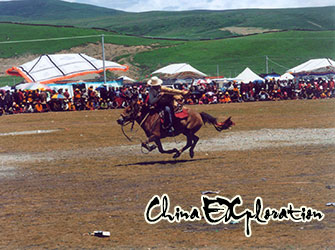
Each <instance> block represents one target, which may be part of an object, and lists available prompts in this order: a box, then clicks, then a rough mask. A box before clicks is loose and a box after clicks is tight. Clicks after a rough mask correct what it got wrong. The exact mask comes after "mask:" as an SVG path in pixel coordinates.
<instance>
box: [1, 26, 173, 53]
mask: <svg viewBox="0 0 335 250" xmlns="http://www.w3.org/2000/svg"><path fill="white" fill-rule="evenodd" d="M101 34H104V35H105V42H106V43H113V44H122V45H126V46H135V45H151V44H153V43H155V46H166V45H172V44H176V43H178V42H175V41H164V40H152V39H145V38H139V37H132V36H125V35H119V34H115V33H113V32H106V31H103V30H96V29H83V28H68V27H49V26H33V25H18V24H8V23H0V44H1V46H0V57H1V58H8V57H13V56H19V55H24V54H48V53H54V52H57V51H60V50H65V49H70V48H72V47H75V46H79V45H84V44H87V43H96V42H101ZM77 36H84V38H72V39H65V40H62V39H59V40H53V41H50V40H48V39H52V38H55V39H57V38H64V37H65V38H66V37H77ZM85 36H94V37H88V38H87V37H85ZM38 39H46V41H32V42H22V43H21V42H15V41H22V40H38Z"/></svg>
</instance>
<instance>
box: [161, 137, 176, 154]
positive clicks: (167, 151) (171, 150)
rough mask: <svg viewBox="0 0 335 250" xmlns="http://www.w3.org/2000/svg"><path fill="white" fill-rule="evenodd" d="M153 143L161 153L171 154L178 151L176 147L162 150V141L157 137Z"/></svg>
mask: <svg viewBox="0 0 335 250" xmlns="http://www.w3.org/2000/svg"><path fill="white" fill-rule="evenodd" d="M155 143H156V145H157V147H158V150H159V152H160V153H162V154H173V153H176V154H177V153H178V152H179V151H178V149H176V148H174V149H170V150H164V149H163V146H162V142H161V140H160V139H159V138H156V140H155Z"/></svg>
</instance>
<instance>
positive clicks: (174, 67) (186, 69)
mask: <svg viewBox="0 0 335 250" xmlns="http://www.w3.org/2000/svg"><path fill="white" fill-rule="evenodd" d="M154 74H162V75H170V77H175V78H178V77H183V78H185V77H191V78H192V77H199V76H207V75H206V74H205V73H202V72H201V71H199V70H197V69H195V68H193V67H192V66H191V65H189V64H187V63H174V64H170V65H168V66H165V67H163V68H160V69H158V70H156V71H154V72H152V73H151V75H154Z"/></svg>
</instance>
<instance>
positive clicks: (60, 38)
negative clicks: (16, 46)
mask: <svg viewBox="0 0 335 250" xmlns="http://www.w3.org/2000/svg"><path fill="white" fill-rule="evenodd" d="M91 37H101V35H90V36H72V37H57V38H44V39H33V40H19V41H3V42H0V44H10V43H31V42H45V41H57V40H69V39H82V38H91Z"/></svg>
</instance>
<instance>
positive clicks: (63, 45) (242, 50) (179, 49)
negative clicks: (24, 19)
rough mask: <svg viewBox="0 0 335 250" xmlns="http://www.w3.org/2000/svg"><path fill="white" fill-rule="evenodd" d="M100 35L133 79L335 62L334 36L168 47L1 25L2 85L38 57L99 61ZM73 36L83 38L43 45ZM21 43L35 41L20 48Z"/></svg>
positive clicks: (288, 35) (275, 36)
mask: <svg viewBox="0 0 335 250" xmlns="http://www.w3.org/2000/svg"><path fill="white" fill-rule="evenodd" d="M102 33H104V35H105V49H106V59H107V60H112V61H116V62H119V63H122V64H124V63H125V64H128V65H129V66H130V70H129V72H127V75H128V76H130V77H132V78H137V79H143V78H145V77H146V76H147V75H149V74H150V73H151V72H153V71H154V70H156V69H158V68H159V67H163V66H166V65H168V64H171V63H184V62H186V63H190V64H191V65H192V66H194V67H196V68H197V69H199V70H200V71H202V72H204V73H206V74H208V75H210V76H215V75H217V73H219V74H220V75H225V76H227V77H234V76H236V75H237V74H238V73H240V72H241V71H242V70H243V69H244V68H245V67H250V68H251V69H252V70H253V71H255V72H256V73H258V74H260V73H264V72H265V57H266V56H268V57H269V70H270V71H271V72H272V71H275V72H277V73H284V72H285V71H286V70H287V69H289V68H292V67H294V66H296V65H298V64H300V63H302V62H305V61H307V60H309V59H312V58H323V57H329V58H332V59H334V58H335V31H286V32H275V33H269V34H258V35H254V36H245V37H238V38H229V39H219V40H207V41H171V40H157V39H144V38H138V37H133V36H124V35H118V34H115V33H112V32H105V31H99V30H94V29H83V28H57V27H48V26H31V25H17V24H0V83H1V75H3V74H4V72H5V70H6V69H8V68H10V67H12V66H18V65H20V64H22V63H25V62H27V61H30V60H32V59H34V58H35V57H36V56H39V55H41V54H46V53H59V52H62V53H85V54H88V55H90V56H93V57H96V58H101V53H102V52H101V43H100V41H101V36H100V35H101V34H102ZM75 36H81V37H82V38H80V39H79V38H77V39H74V38H71V39H61V40H46V41H44V39H50V38H57V37H58V38H62V37H75ZM91 36H93V37H91ZM22 40H33V41H32V42H31V41H30V42H27V41H26V42H18V41H22ZM217 70H219V72H217ZM4 81H5V84H8V83H9V84H12V83H13V82H14V80H13V79H12V78H5V79H4ZM18 81H19V80H17V81H16V82H18Z"/></svg>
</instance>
